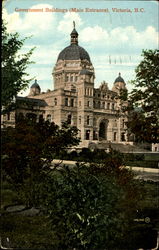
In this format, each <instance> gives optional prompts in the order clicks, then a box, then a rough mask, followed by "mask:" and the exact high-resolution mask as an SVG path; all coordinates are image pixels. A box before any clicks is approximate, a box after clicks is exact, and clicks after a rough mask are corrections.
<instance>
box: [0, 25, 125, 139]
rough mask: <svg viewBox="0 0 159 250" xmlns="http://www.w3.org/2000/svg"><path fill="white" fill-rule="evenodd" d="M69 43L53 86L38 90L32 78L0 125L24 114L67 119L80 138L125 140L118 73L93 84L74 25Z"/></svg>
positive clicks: (87, 58) (122, 85)
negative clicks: (24, 94)
mask: <svg viewBox="0 0 159 250" xmlns="http://www.w3.org/2000/svg"><path fill="white" fill-rule="evenodd" d="M70 36H71V42H70V45H69V46H67V47H66V48H64V49H63V50H62V51H61V52H60V53H59V56H58V58H57V62H56V64H55V66H54V68H53V72H52V75H53V83H54V90H52V91H50V90H48V91H47V92H45V93H44V92H41V88H40V86H39V84H38V83H37V80H35V83H34V84H33V85H32V86H31V88H30V93H29V95H28V96H27V97H17V98H16V104H17V105H16V110H15V111H14V112H11V113H10V114H6V115H4V116H3V120H2V125H3V127H5V126H9V125H10V126H14V124H15V122H16V119H18V118H20V117H22V116H27V117H28V118H29V117H32V118H33V117H34V119H36V120H37V121H38V120H39V119H45V120H49V121H51V122H55V123H56V124H57V125H59V126H60V125H61V124H62V122H64V121H68V123H69V124H70V125H72V126H76V127H77V128H78V129H79V136H80V137H81V141H82V142H84V141H100V140H103V141H110V142H114V143H120V142H125V141H128V139H127V134H126V119H127V118H126V116H125V114H124V113H123V112H122V107H123V106H126V105H127V102H124V101H121V100H120V98H119V93H120V90H121V89H124V90H125V89H126V84H125V82H124V80H123V78H122V77H121V75H120V73H119V76H118V77H117V78H116V80H115V81H114V84H113V88H112V89H109V87H108V84H107V83H106V82H105V81H103V82H102V83H101V85H100V87H99V88H95V87H94V79H95V71H94V67H93V65H92V62H91V59H90V56H89V54H88V53H87V51H86V50H85V49H84V48H82V47H80V46H79V45H78V33H77V31H76V29H75V27H74V29H73V31H72V32H71V34H70Z"/></svg>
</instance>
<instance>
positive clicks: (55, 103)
mask: <svg viewBox="0 0 159 250" xmlns="http://www.w3.org/2000/svg"><path fill="white" fill-rule="evenodd" d="M54 105H55V106H57V98H55V99H54Z"/></svg>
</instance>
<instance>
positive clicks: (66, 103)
mask: <svg viewBox="0 0 159 250" xmlns="http://www.w3.org/2000/svg"><path fill="white" fill-rule="evenodd" d="M65 106H68V98H65Z"/></svg>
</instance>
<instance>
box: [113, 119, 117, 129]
mask: <svg viewBox="0 0 159 250" xmlns="http://www.w3.org/2000/svg"><path fill="white" fill-rule="evenodd" d="M113 125H114V127H115V128H116V127H117V121H116V120H114V122H113Z"/></svg>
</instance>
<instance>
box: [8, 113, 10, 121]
mask: <svg viewBox="0 0 159 250" xmlns="http://www.w3.org/2000/svg"><path fill="white" fill-rule="evenodd" d="M7 120H8V121H10V113H8V114H7Z"/></svg>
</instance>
